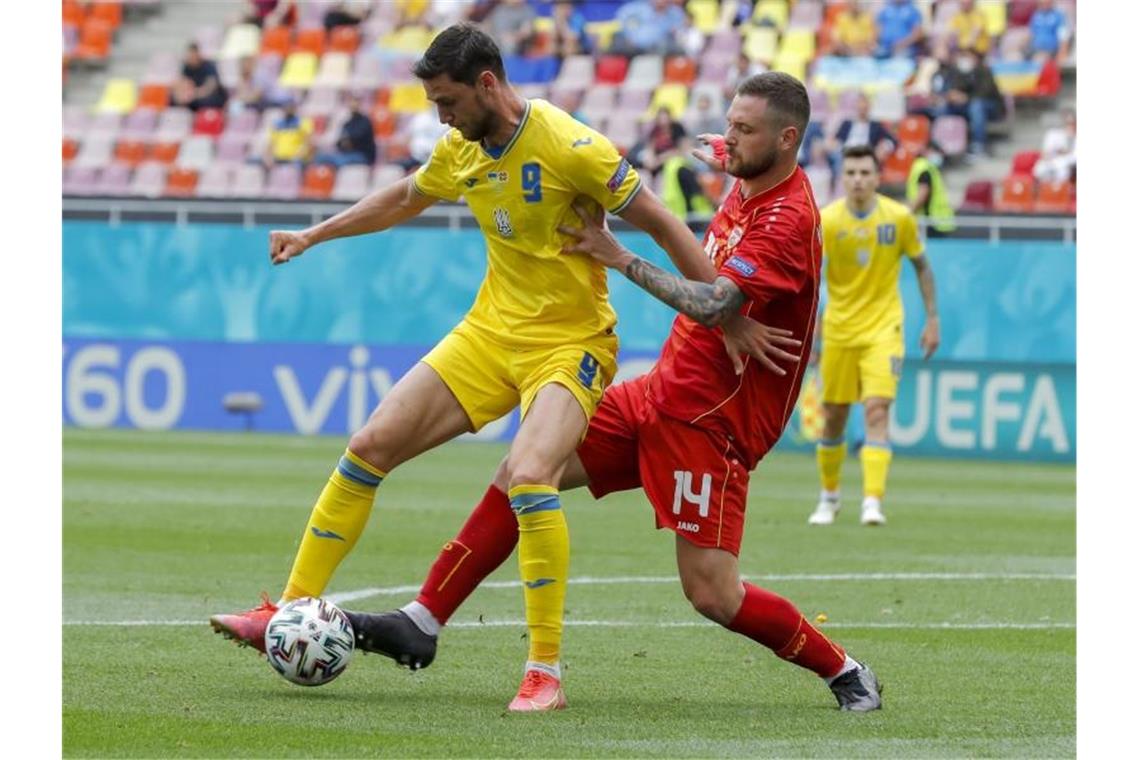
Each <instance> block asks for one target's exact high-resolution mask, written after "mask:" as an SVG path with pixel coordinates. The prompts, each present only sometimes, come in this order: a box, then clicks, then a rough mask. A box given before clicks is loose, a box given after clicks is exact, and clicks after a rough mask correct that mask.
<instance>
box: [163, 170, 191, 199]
mask: <svg viewBox="0 0 1140 760" xmlns="http://www.w3.org/2000/svg"><path fill="white" fill-rule="evenodd" d="M197 186H198V172H197V171H195V170H194V169H184V168H182V167H176V168H174V169H171V170H170V173H169V174H168V175H166V189H165V191H164V194H165V195H169V196H171V197H176V198H189V197H191V196H193V195H194V189H195V188H196V187H197Z"/></svg>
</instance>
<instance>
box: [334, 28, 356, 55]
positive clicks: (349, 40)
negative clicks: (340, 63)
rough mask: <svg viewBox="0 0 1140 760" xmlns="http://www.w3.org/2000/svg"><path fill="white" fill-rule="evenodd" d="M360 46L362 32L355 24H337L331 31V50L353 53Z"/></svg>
mask: <svg viewBox="0 0 1140 760" xmlns="http://www.w3.org/2000/svg"><path fill="white" fill-rule="evenodd" d="M358 47H360V32H359V31H358V30H357V28H356V27H355V26H335V27H333V30H332V32H330V33H329V52H332V53H348V54H349V55H352V54H354V53H355V52H356V49H357V48H358Z"/></svg>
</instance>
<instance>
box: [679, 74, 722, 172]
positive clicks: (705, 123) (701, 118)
mask: <svg viewBox="0 0 1140 760" xmlns="http://www.w3.org/2000/svg"><path fill="white" fill-rule="evenodd" d="M682 121H683V126H684V127H685V130H686V131H687V132H688V133H689V134H690V135H703V134H711V135H719V134H721V133H722V132H724V124H725V121H724V111H723V110H717V109H714V108H713V102H712V98H711V97H709V94H708V93H707V92H702V93H701V94H700V95H698V96H697V100H696V103H695V104H694V105H693V106H692V107H690V108H689V110H688V111H687V112H686V113H685V116H684V118H683V119H682ZM702 166H703V164H702Z"/></svg>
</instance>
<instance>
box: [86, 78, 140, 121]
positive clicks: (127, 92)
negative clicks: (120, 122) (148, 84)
mask: <svg viewBox="0 0 1140 760" xmlns="http://www.w3.org/2000/svg"><path fill="white" fill-rule="evenodd" d="M138 100H139V93H138V89H137V88H136V87H135V83H134V80H131V79H123V78H121V77H115V78H113V79H108V80H107V84H106V85H105V86H104V87H103V94H102V95H100V96H99V102H98V103H96V104H95V112H96V113H128V112H130V111H133V110H134V108H135V106H136V105H138Z"/></svg>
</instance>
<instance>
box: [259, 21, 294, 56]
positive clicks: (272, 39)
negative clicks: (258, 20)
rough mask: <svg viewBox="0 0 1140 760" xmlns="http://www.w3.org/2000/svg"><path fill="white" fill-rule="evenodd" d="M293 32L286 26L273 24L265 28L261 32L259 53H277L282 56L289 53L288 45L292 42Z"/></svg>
mask: <svg viewBox="0 0 1140 760" xmlns="http://www.w3.org/2000/svg"><path fill="white" fill-rule="evenodd" d="M292 37H293V32H292V30H290V29H289V27H287V26H275V27H273V28H271V29H266V30H265V31H264V32H262V34H261V54H262V55H269V54H274V55H279V56H281V57H282V58H284V57H285V56H287V55H289V46H290V44H291V43H292Z"/></svg>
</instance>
